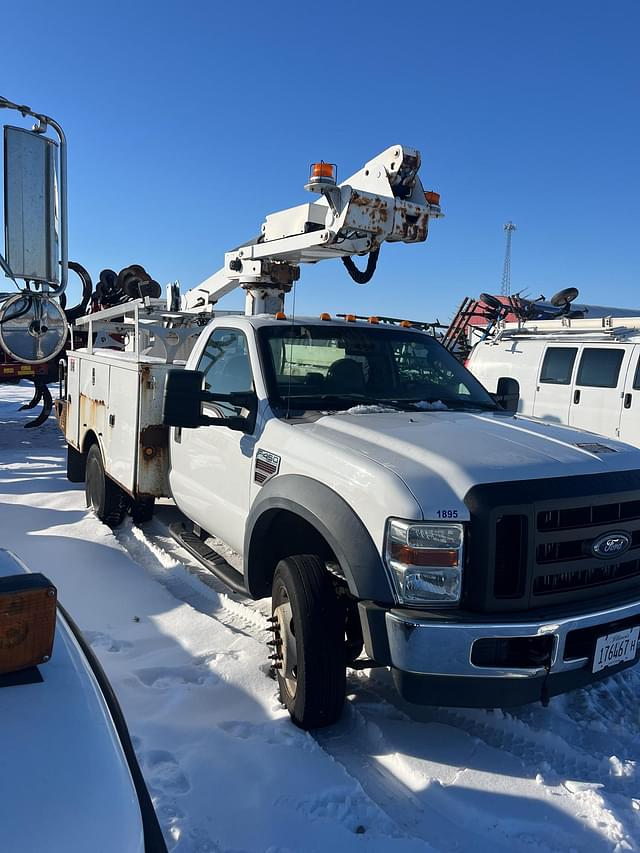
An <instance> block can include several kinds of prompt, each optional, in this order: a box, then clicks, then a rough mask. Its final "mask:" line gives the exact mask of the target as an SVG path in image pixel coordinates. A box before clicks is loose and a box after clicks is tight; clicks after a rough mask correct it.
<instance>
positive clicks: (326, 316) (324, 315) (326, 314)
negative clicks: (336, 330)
mask: <svg viewBox="0 0 640 853" xmlns="http://www.w3.org/2000/svg"><path fill="white" fill-rule="evenodd" d="M320 319H321V320H330V319H331V314H329V312H328V311H323V312H322V314H321V315H320Z"/></svg>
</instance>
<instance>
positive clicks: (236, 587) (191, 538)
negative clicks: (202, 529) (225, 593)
mask: <svg viewBox="0 0 640 853" xmlns="http://www.w3.org/2000/svg"><path fill="white" fill-rule="evenodd" d="M169 533H171V535H172V536H173V538H174V539H175V540H176V542H177V543H178V544H179V545H182V547H183V548H184V549H185V550H186V551H188V552H189V553H190V554H191V556H192V557H195V558H196V560H197V561H198V562H199V563H201V564H202V565H203V566H204V567H205V569H208V570H209V571H210V572H211V573H212V574H214V575H215V576H216V577H217V578H219V579H220V580H221V581H222V582H223V583H224V584H226V585H227V586H228V587H230V588H231V589H232V590H233V591H234V592H239V593H242V595H248V594H249V593H248V592H247V588H246V586H245V585H244V578H243V577H242V575H241V574H240V572H239V571H237V570H236V569H234V568H233V566H232V565H230V564H229V563H227V561H226V560H225V558H224V557H222V556H221V555H220V554H218V552H217V551H214V550H213V548H210V547H209V546H208V545H207V544H206V542H205V541H204V540H203V539H202V537H201V536H198V535H197V534H196V533H193V532H192V531H190V530H188V529H187V527H186V525H185V524H183V523H182V522H181V521H178V522H174V523H173V524H170V525H169Z"/></svg>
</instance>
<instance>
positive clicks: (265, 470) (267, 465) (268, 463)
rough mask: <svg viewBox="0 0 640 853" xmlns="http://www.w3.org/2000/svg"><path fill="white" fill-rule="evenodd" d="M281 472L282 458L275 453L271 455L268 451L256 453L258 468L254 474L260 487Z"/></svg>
mask: <svg viewBox="0 0 640 853" xmlns="http://www.w3.org/2000/svg"><path fill="white" fill-rule="evenodd" d="M279 470H280V457H279V456H277V455H276V454H275V453H269V451H268V450H258V452H257V453H256V466H255V470H254V474H253V479H254V481H255V482H256V483H258V485H260V486H262V485H264V483H266V482H267V480H270V479H271V477H275V475H276V474H277V473H278V471H279Z"/></svg>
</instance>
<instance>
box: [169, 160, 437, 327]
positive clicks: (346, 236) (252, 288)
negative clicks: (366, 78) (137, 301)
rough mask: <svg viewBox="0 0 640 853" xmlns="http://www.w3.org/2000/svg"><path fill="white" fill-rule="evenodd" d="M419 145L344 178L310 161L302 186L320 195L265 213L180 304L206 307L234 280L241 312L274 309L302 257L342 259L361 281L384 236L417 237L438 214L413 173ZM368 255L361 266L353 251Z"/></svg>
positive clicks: (278, 307)
mask: <svg viewBox="0 0 640 853" xmlns="http://www.w3.org/2000/svg"><path fill="white" fill-rule="evenodd" d="M419 168H420V152H419V151H417V150H415V149H413V148H406V147H403V146H401V145H393V146H391V147H390V148H387V150H386V151H383V152H382V153H381V154H379V155H378V156H377V157H374V158H373V159H372V160H370V161H369V162H368V163H366V164H365V165H364V166H363V167H362V169H360V170H359V171H358V172H356V173H355V174H354V175H351V177H349V178H347V180H346V181H344V182H343V183H341V184H337V182H336V168H335V165H333V164H330V163H324V162H321V163H314V164H313V165H312V167H311V174H310V178H309V183H308V184H306V186H305V189H306V190H309V191H310V192H314V193H318V194H319V196H320V198H319V199H318V200H317V201H313V202H310V203H308V204H301V205H298V206H297V207H290V208H288V209H287V210H281V211H279V212H278V213H272V214H270V215H268V216H267V217H266V219H265V221H264V223H263V225H262V231H261V234H260V235H259V236H258V237H256V238H254V239H252V240H249V241H248V242H247V243H245V244H244V245H242V246H239V247H238V248H236V249H233V250H232V251H230V252H227V253H226V254H225V258H224V267H223V268H222V269H221V270H219V271H218V272H217V273H215V274H214V275H212V276H210V277H209V278H207V279H206V280H205V281H203V282H202V283H201V284H199V285H197V286H196V287H194V288H193V289H191V290H190V291H188V292H187V293H185V294H184V296H183V297H182V304H181V307H182V309H183V310H184V311H190V312H198V313H200V312H202V311H206V310H210V309H211V308H212V307H213V305H215V303H216V302H217V301H218V300H219V299H221V298H222V297H223V296H226V295H227V294H228V293H230V292H231V291H233V290H235V289H236V288H237V287H241V288H243V289H244V290H246V291H247V301H246V313H247V314H262V313H275V312H277V311H278V310H282V308H283V307H284V296H285V294H286V293H287V292H288V291H289V290H290V289H291V286H292V284H293V282H294V281H296V280H297V279H298V278H299V277H300V264H303V263H304V264H315V263H317V262H318V261H322V260H325V259H326V258H338V257H340V258H342V259H343V261H344V263H345V266H346V267H347V269H348V271H349V274H350V275H351V277H352V278H354V279H355V280H356V281H357V282H359V283H361V284H364V283H366V282H367V281H369V279H370V278H371V276H372V275H373V272H374V270H375V266H376V262H377V259H378V252H379V251H380V246H381V244H382V243H384V242H385V241H388V242H403V243H420V242H423V241H424V240H426V239H427V234H428V227H429V218H430V217H433V218H438V217H441V216H443V214H442V212H441V210H440V196H439V194H438V193H435V192H430V191H429V192H425V191H424V188H423V186H422V183H421V181H420V178H419V177H418V170H419ZM366 254H368V255H369V260H368V263H367V268H366V270H364V271H360V270H358V269H357V268H356V267H355V265H354V263H353V261H351V260H350V259H351V257H352V256H353V255H366Z"/></svg>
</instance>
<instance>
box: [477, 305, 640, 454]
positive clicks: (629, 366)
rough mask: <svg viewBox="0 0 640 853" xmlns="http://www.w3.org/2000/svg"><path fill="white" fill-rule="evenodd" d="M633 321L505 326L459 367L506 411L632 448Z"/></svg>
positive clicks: (637, 381)
mask: <svg viewBox="0 0 640 853" xmlns="http://www.w3.org/2000/svg"><path fill="white" fill-rule="evenodd" d="M639 360H640V317H638V318H629V317H624V318H615V317H605V318H601V319H593V320H584V319H580V320H571V319H569V318H564V319H560V320H544V321H537V322H535V323H531V324H528V323H527V324H517V323H507V324H505V325H504V326H503V327H502V328H501V329H500V330H499V331H498V332H497V334H496V335H494V336H493V337H491V338H489V339H487V340H485V341H483V342H482V343H479V344H477V345H476V346H475V347H474V349H473V351H472V353H471V355H470V357H469V361H468V363H467V367H468V368H469V369H470V370H471V372H472V373H473V374H474V375H475V376H476V377H477V378H478V379H479V380H480V381H481V382H482V384H483V385H484V386H485V387H486V388H487V389H488V390H489V391H490V392H492V393H494V394H496V395H497V397H498V398H499V400H500V402H502V404H503V405H504V406H505V408H507V409H508V410H510V411H517V412H520V413H521V414H523V415H529V416H532V417H536V418H541V419H542V420H546V421H551V422H553V423H559V424H568V425H570V426H573V427H576V428H578V429H584V430H589V431H591V432H595V433H599V434H600V435H604V436H609V437H611V438H618V439H620V440H622V441H626V442H628V443H629V444H635V445H637V446H640V364H639Z"/></svg>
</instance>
